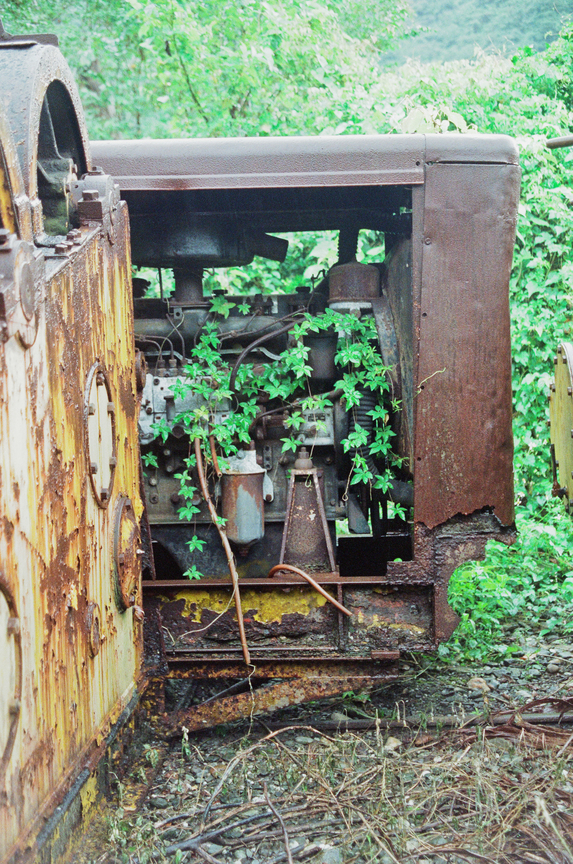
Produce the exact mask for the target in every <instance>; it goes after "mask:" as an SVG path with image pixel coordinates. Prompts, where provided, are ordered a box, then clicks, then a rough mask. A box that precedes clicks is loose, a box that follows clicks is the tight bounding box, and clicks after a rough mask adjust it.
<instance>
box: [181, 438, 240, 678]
mask: <svg viewBox="0 0 573 864" xmlns="http://www.w3.org/2000/svg"><path fill="white" fill-rule="evenodd" d="M195 457H196V459H197V474H198V477H199V485H200V487H201V492H202V493H203V498H204V499H205V501H206V502H207V507H208V508H209V513H210V514H211V519H212V520H213V524H214V525H215V527H216V529H217V531H218V532H219V537H220V538H221V543H222V544H223V549H224V550H225V555H226V556H227V564H228V565H229V573H230V574H231V579H232V580H233V596H234V598H235V608H236V610H237V622H238V624H239V636H240V639H241V645H242V648H243V657H244V658H245V663H246V664H247V665H248V666H250V665H251V655H250V653H249V646H248V645H247V637H246V635H245V622H244V621H243V609H242V606H241V593H240V591H239V574H238V573H237V568H236V567H235V556H234V555H233V550H232V549H231V544H230V543H229V538H228V537H227V535H226V533H225V531H224V529H223V527H222V526H221V525H220V523H219V516H218V514H217V510H216V509H215V505H214V504H213V501H212V500H211V496H210V494H209V487H208V486H207V480H206V478H205V469H204V468H203V454H202V453H201V442H200V441H199V439H198V438H195Z"/></svg>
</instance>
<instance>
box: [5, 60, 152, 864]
mask: <svg viewBox="0 0 573 864" xmlns="http://www.w3.org/2000/svg"><path fill="white" fill-rule="evenodd" d="M27 50H28V49H22V54H25V53H26V51H27ZM30 51H31V52H33V53H34V57H35V58H39V62H38V63H37V64H35V65H34V63H32V65H31V67H30V69H29V77H28V79H27V84H28V85H29V89H28V90H27V91H26V87H25V83H23V82H22V81H19V80H18V75H17V74H16V72H14V71H13V67H10V68H11V70H12V72H11V74H12V78H13V80H14V81H15V82H17V86H15V88H14V94H15V95H14V100H16V101H15V102H14V103H13V112H15V113H16V114H17V115H18V116H17V117H14V114H13V115H12V117H11V120H12V119H13V120H14V124H15V125H16V127H17V128H18V129H19V130H24V131H25V134H22V136H20V137H19V138H18V140H19V141H20V142H21V141H24V145H26V144H28V145H29V147H30V149H29V151H26V150H25V147H24V150H22V151H21V153H20V158H19V160H16V159H15V158H14V154H15V148H14V146H13V144H12V143H11V141H10V132H9V126H8V122H7V120H6V118H5V117H3V118H2V120H1V122H0V151H1V154H2V156H1V158H0V215H1V218H2V224H3V226H4V227H7V228H8V229H9V230H10V231H12V232H13V233H15V234H16V236H17V238H18V239H27V240H32V219H31V216H30V214H31V212H32V210H33V203H34V202H33V201H32V202H30V199H29V197H28V196H27V195H26V194H25V187H26V183H27V184H28V186H29V188H28V190H27V191H28V192H29V193H30V194H31V195H32V196H34V195H35V192H36V190H35V189H34V188H33V186H34V183H35V180H34V178H35V177H36V161H35V160H36V149H35V147H34V146H33V143H34V142H33V136H34V134H37V127H36V131H35V132H34V128H35V127H34V123H35V120H34V117H35V118H36V119H37V118H38V116H39V107H38V100H39V104H40V105H41V100H42V94H43V93H44V91H45V89H46V87H47V86H48V85H49V83H50V81H51V80H54V77H56V78H57V77H58V76H60V72H61V74H62V75H63V74H64V72H65V69H64V67H65V64H64V63H63V61H61V62H60V61H59V60H57V58H55V55H54V52H55V49H54V48H53V47H52V46H34V47H33V48H32V49H30ZM10 53H11V52H10V51H9V50H7V49H3V50H2V52H0V73H1V74H2V75H3V74H4V71H5V70H4V65H3V64H4V63H5V62H7V58H8V55H9V54H10ZM56 53H57V52H56ZM66 68H67V67H66ZM66 74H68V73H66ZM66 80H67V79H66ZM62 86H63V85H62ZM2 92H3V93H6V92H7V91H6V88H3V90H2ZM24 94H27V95H26V97H25V98H24ZM30 97H32V99H31V98H30ZM18 99H20V100H21V101H20V102H17V100H18ZM70 100H71V101H70V104H75V101H74V100H75V90H73V92H72V93H71V96H70ZM14 105H16V107H14ZM78 105H79V103H78ZM0 114H1V112H0ZM30 118H31V119H30ZM78 124H79V127H81V129H82V130H83V129H84V126H83V119H80V120H78ZM23 154H24V155H25V158H23ZM21 168H22V170H21ZM22 175H23V178H22ZM114 216H115V219H114V226H113V237H110V235H109V233H108V231H107V230H106V229H105V228H104V226H103V225H102V224H101V223H99V224H98V223H94V224H92V225H86V226H84V227H82V228H80V229H79V230H78V232H77V234H78V236H77V238H76V242H75V243H74V244H73V248H71V247H72V244H71V243H70V249H69V251H67V252H66V253H65V254H54V253H53V251H50V252H47V251H45V250H44V249H36V250H35V252H34V255H35V256H36V257H37V259H38V261H39V262H41V265H42V268H41V274H42V275H41V278H40V279H39V281H38V282H37V283H36V284H37V286H38V289H39V293H38V298H37V333H36V334H35V340H34V341H33V344H31V345H26V344H25V342H23V340H22V339H21V338H20V337H19V336H18V335H17V334H16V333H15V334H13V335H12V334H7V338H5V339H4V341H2V342H0V465H1V466H2V470H1V483H0V512H1V513H2V517H3V518H2V521H1V522H0V571H1V572H2V574H3V576H2V579H3V581H2V583H1V586H2V587H1V591H2V595H3V596H6V597H9V598H11V599H10V600H9V606H10V608H12V607H13V609H14V610H15V611H14V613H13V614H12V613H11V615H10V617H11V618H17V621H18V625H17V626H18V632H19V637H18V638H19V639H20V641H21V648H22V651H21V661H19V660H18V652H17V651H15V650H14V644H15V643H14V639H15V636H14V635H10V637H9V638H8V639H7V640H6V639H5V637H4V634H2V637H1V638H0V664H1V665H2V668H3V670H5V669H8V670H10V673H9V674H13V673H14V674H15V675H16V680H18V675H19V674H20V673H19V672H18V663H19V662H21V687H20V690H21V692H20V694H19V698H18V693H17V689H18V688H16V691H15V694H16V695H15V698H18V701H19V707H18V708H17V721H18V722H17V724H16V725H15V732H14V734H13V736H12V732H11V731H10V730H8V736H12V737H13V741H12V743H11V745H10V746H9V747H8V748H6V746H5V750H4V752H5V755H6V758H5V759H3V760H2V754H0V760H1V761H0V794H1V796H2V798H1V800H0V860H11V859H12V857H13V856H16V855H17V854H19V852H22V854H24V852H25V850H32V851H28V852H25V854H24V858H18V860H26V856H28V857H29V855H32V854H33V848H34V838H35V836H37V834H38V832H39V831H40V829H41V828H42V827H43V825H44V824H45V817H46V816H47V815H49V814H50V813H51V811H52V810H53V808H54V807H55V806H56V805H57V804H58V802H59V801H60V800H61V799H62V796H63V795H64V793H65V790H66V789H67V788H68V785H69V784H70V783H71V782H72V781H73V779H74V777H75V776H76V774H77V773H78V772H79V771H80V769H84V766H86V765H89V764H91V763H90V759H91V758H92V757H94V758H95V756H96V754H97V753H98V752H99V750H98V748H99V747H100V744H101V741H102V740H103V739H104V738H105V735H106V730H109V729H110V728H111V726H112V724H113V723H114V722H115V721H116V720H117V719H118V717H119V716H120V715H121V713H122V711H123V710H124V708H125V706H126V705H127V704H128V703H129V702H130V699H131V698H132V696H133V694H134V693H135V690H136V687H137V681H138V679H139V677H140V666H141V658H142V634H141V624H140V622H139V621H137V620H136V619H135V617H134V615H133V611H132V610H131V609H128V610H127V611H120V609H119V608H118V606H117V604H116V600H115V596H114V584H113V561H112V555H113V524H112V514H113V509H114V508H113V503H114V501H115V498H116V496H118V495H124V496H126V497H128V498H129V499H130V500H131V501H132V502H133V506H134V510H135V512H136V515H137V518H138V519H139V518H140V517H141V513H142V503H141V498H140V494H139V464H138V449H137V445H136V444H135V442H136V440H137V437H136V436H137V431H136V430H137V396H136V382H135V371H134V362H133V361H134V353H133V352H134V348H133V341H132V339H133V337H132V333H133V324H132V301H131V290H130V289H131V286H130V254H129V230H128V220H127V210H126V207H125V205H124V204H120V205H119V206H117V209H116V212H115V214H114ZM38 217H39V218H40V219H41V208H40V209H39V210H37V212H36V215H35V217H34V218H35V219H36V221H37V218H38ZM112 240H113V242H112ZM94 363H98V364H101V365H102V366H103V367H104V368H105V370H106V375H107V377H108V379H109V385H110V392H111V393H112V394H113V401H114V404H115V406H116V411H115V429H114V432H113V435H114V438H115V445H116V452H117V465H116V466H115V478H114V484H113V490H112V496H113V497H112V500H111V501H110V504H112V506H110V507H108V508H106V509H102V507H101V506H99V505H98V502H97V500H96V498H95V496H94V494H93V491H92V485H91V482H90V474H89V470H90V465H89V457H88V453H87V452H86V446H85V437H84V432H85V430H84V395H85V389H86V382H87V380H88V376H89V372H90V369H92V367H93V365H94ZM129 566H130V567H131V569H132V571H133V572H132V574H131V577H132V580H133V582H134V584H135V585H136V586H137V588H136V592H137V596H138V598H139V595H140V589H139V587H138V586H139V579H140V572H139V570H140V565H139V562H138V560H137V557H136V556H134V557H133V563H132V564H130V565H129ZM10 604H11V605H10ZM15 626H16V625H15V624H10V627H12V629H14V627H15ZM14 664H16V665H14ZM8 711H10V712H12V713H11V714H10V715H9V717H12V718H13V717H14V716H16V715H15V714H14V712H15V711H16V706H14V705H12V706H10V705H5V704H2V705H0V712H2V717H1V718H0V729H5V728H7V727H6V723H7V720H6V717H5V716H4V714H5V712H8ZM10 722H11V721H10ZM0 740H1V739H0ZM4 743H5V745H6V741H4Z"/></svg>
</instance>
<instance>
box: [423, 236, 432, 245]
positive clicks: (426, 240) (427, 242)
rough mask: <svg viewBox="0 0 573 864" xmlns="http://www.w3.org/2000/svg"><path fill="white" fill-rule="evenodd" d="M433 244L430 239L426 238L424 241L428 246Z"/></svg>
mask: <svg viewBox="0 0 573 864" xmlns="http://www.w3.org/2000/svg"><path fill="white" fill-rule="evenodd" d="M431 242H432V241H431V240H430V238H429V237H426V239H425V240H424V243H425V244H426V246H429V245H430V243H431Z"/></svg>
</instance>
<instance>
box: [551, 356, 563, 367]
mask: <svg viewBox="0 0 573 864" xmlns="http://www.w3.org/2000/svg"><path fill="white" fill-rule="evenodd" d="M563 360H565V357H563ZM558 362H559V360H558V358H557V357H554V358H553V365H554V366H557V364H558Z"/></svg>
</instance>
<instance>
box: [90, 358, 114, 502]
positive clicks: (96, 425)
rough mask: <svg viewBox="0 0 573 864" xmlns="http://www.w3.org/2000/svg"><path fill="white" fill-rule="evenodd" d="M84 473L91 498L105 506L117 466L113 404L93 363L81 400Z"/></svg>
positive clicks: (102, 375) (103, 374)
mask: <svg viewBox="0 0 573 864" xmlns="http://www.w3.org/2000/svg"><path fill="white" fill-rule="evenodd" d="M84 427H85V437H86V450H87V454H88V473H89V477H90V481H91V485H92V490H93V493H94V496H95V499H96V501H97V503H98V504H99V506H100V507H107V505H108V504H109V500H110V498H111V490H112V487H113V478H114V475H115V468H116V465H117V455H116V435H115V404H114V402H113V400H112V394H111V387H110V384H109V380H108V377H107V374H106V372H105V369H104V368H103V366H102V365H101V363H99V362H96V363H94V365H93V366H92V368H91V369H90V371H89V374H88V378H87V382H86V389H85V403H84Z"/></svg>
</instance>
